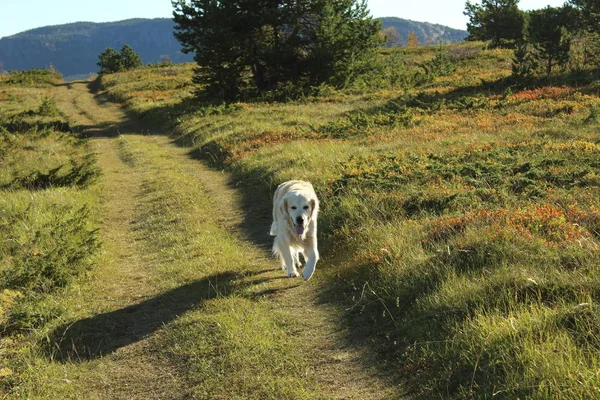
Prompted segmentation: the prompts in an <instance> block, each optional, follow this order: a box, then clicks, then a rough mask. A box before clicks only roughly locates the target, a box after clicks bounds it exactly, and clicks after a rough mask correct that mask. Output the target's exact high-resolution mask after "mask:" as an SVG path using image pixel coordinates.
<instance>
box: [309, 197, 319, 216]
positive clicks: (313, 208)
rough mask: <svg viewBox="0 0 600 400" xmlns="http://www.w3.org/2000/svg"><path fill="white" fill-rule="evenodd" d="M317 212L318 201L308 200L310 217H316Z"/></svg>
mask: <svg viewBox="0 0 600 400" xmlns="http://www.w3.org/2000/svg"><path fill="white" fill-rule="evenodd" d="M317 212H319V201H318V200H317V199H310V216H311V217H312V216H313V215H316V214H315V213H317Z"/></svg>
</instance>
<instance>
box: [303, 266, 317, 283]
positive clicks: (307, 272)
mask: <svg viewBox="0 0 600 400" xmlns="http://www.w3.org/2000/svg"><path fill="white" fill-rule="evenodd" d="M314 272H315V269H314V267H313V268H310V267H304V270H302V278H303V279H304V280H305V281H307V280H309V279H310V278H311V277H312V276H313V273H314Z"/></svg>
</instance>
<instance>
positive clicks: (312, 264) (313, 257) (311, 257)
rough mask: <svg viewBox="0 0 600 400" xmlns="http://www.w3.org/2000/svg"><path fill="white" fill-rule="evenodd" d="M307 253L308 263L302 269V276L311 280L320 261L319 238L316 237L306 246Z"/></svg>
mask: <svg viewBox="0 0 600 400" xmlns="http://www.w3.org/2000/svg"><path fill="white" fill-rule="evenodd" d="M304 254H306V265H305V266H304V269H303V270H302V278H304V280H305V281H307V280H309V279H310V277H311V276H312V275H313V273H314V272H315V268H316V266H317V261H319V250H317V240H316V239H315V240H314V242H313V243H311V245H310V246H308V247H306V248H305V253H304Z"/></svg>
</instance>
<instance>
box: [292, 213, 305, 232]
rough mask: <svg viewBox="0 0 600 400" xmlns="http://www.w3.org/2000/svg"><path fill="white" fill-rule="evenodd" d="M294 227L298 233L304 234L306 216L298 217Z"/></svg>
mask: <svg viewBox="0 0 600 400" xmlns="http://www.w3.org/2000/svg"><path fill="white" fill-rule="evenodd" d="M294 229H295V230H296V234H297V235H299V236H302V235H303V234H304V229H305V228H304V218H302V217H298V218H296V222H295V223H294Z"/></svg>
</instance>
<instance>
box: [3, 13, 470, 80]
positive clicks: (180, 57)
mask: <svg viewBox="0 0 600 400" xmlns="http://www.w3.org/2000/svg"><path fill="white" fill-rule="evenodd" d="M381 20H382V23H383V27H384V28H388V27H390V26H393V27H395V28H396V30H397V31H398V33H399V34H400V36H401V38H402V40H403V41H404V43H405V42H406V38H407V37H408V32H410V31H414V32H415V33H416V34H417V37H418V38H419V41H420V43H421V44H434V43H438V42H439V41H440V40H441V41H443V42H445V43H454V42H460V41H462V40H464V38H465V37H466V36H467V32H466V31H461V30H458V29H452V28H449V27H447V26H443V25H437V24H430V23H427V22H415V21H410V20H406V19H401V18H395V17H385V18H381ZM173 27H174V23H173V21H172V20H171V19H170V18H155V19H141V18H140V19H128V20H124V21H117V22H105V23H95V22H75V23H71V24H64V25H54V26H44V27H41V28H35V29H31V30H28V31H25V32H21V33H18V34H16V35H13V36H8V37H4V38H2V39H0V70H26V69H31V68H48V67H50V66H51V65H52V66H53V67H54V68H55V69H56V70H57V71H58V72H60V73H62V74H63V75H64V76H65V78H67V79H68V78H69V77H74V76H78V75H86V74H90V73H95V72H97V71H98V66H97V65H96V63H97V62H98V55H99V54H100V53H101V52H103V51H104V50H105V49H106V48H107V47H112V48H114V49H115V50H119V49H120V48H121V47H122V46H123V45H124V44H125V43H127V44H129V45H130V46H131V47H133V49H134V50H135V51H136V52H138V53H139V54H140V56H141V58H142V61H143V62H144V63H145V64H147V63H153V62H157V61H160V60H161V58H162V57H164V56H168V57H169V58H170V59H171V61H173V62H176V63H179V62H188V61H192V60H193V56H192V55H191V54H188V55H186V54H183V53H181V45H180V43H179V42H178V41H177V40H176V39H175V37H174V36H173Z"/></svg>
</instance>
